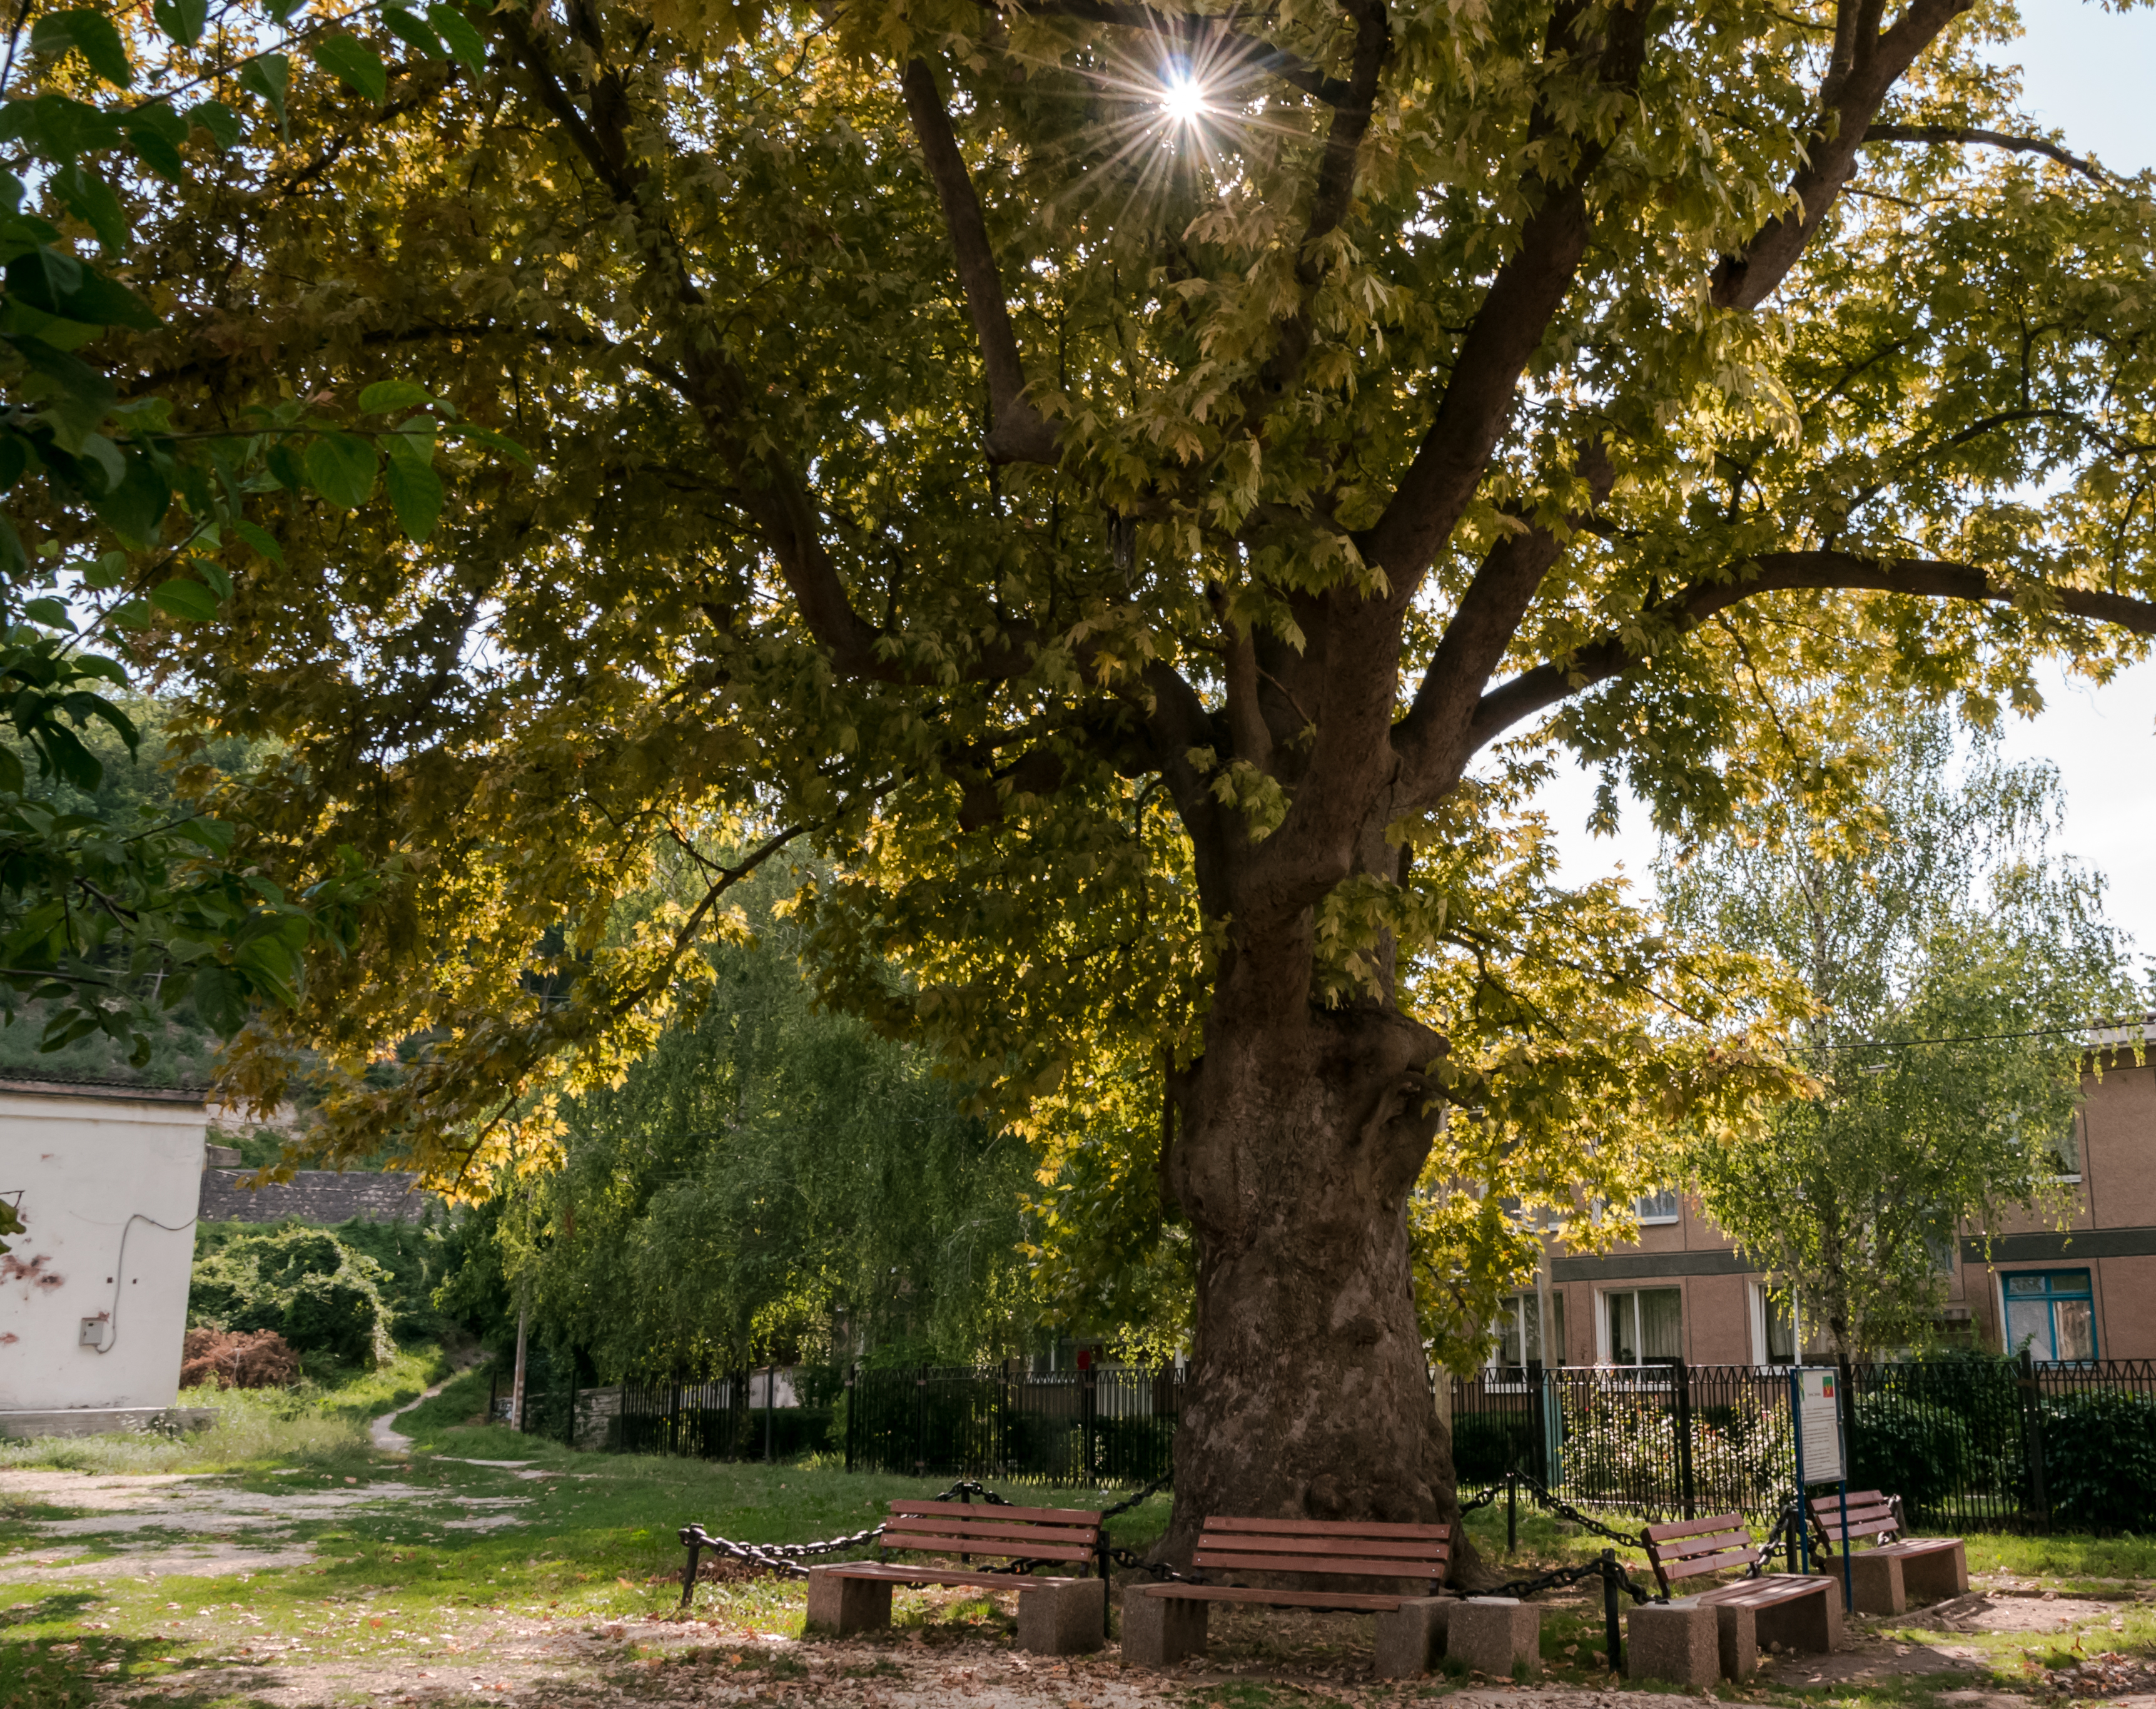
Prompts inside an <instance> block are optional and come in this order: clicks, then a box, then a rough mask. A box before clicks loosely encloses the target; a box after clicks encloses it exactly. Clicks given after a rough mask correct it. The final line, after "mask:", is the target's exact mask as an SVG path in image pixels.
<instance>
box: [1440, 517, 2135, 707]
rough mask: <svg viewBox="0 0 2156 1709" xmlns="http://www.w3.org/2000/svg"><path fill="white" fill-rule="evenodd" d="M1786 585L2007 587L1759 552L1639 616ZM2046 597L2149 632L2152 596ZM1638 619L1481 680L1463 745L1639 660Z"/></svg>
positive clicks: (1782, 589)
mask: <svg viewBox="0 0 2156 1709" xmlns="http://www.w3.org/2000/svg"><path fill="white" fill-rule="evenodd" d="M1796 590H1810V591H1820V592H1848V593H1904V594H1909V595H1912V596H1914V597H1916V598H1928V599H1960V600H1968V601H1972V602H1976V603H1984V604H2005V603H2009V602H2010V601H2011V600H2012V599H2013V598H2014V592H2015V590H2014V589H2012V588H2008V587H2005V586H2002V585H2001V584H2000V583H1999V582H1994V581H1993V580H1991V579H1990V577H1989V576H1987V575H1986V574H1985V572H1984V571H1982V570H1981V569H1979V568H1977V567H1975V566H1974V565H1973V564H1963V563H1953V562H1928V561H1922V560H1912V559H1895V558H1875V557H1860V556H1858V555H1857V554H1856V553H1853V552H1769V553H1767V554H1764V555H1763V556H1762V557H1758V558H1755V559H1753V561H1752V562H1749V563H1747V564H1743V565H1739V566H1737V567H1735V568H1733V569H1732V571H1731V572H1729V573H1728V574H1727V576H1725V577H1722V578H1719V579H1717V580H1713V581H1702V582H1694V583H1693V584H1692V585H1691V587H1689V588H1686V589H1685V590H1684V591H1683V592H1682V593H1678V594H1677V595H1676V596H1675V597H1674V598H1671V599H1668V600H1666V601H1664V602H1663V603H1662V604H1661V605H1660V606H1659V607H1657V608H1655V609H1654V610H1653V611H1652V612H1650V613H1646V618H1647V620H1648V622H1649V624H1660V625H1661V626H1662V627H1664V628H1665V629H1666V630H1667V632H1668V633H1669V634H1670V636H1671V639H1676V638H1677V637H1680V636H1682V635H1684V634H1687V633H1688V632H1690V631H1691V629H1696V628H1697V627H1698V625H1699V624H1702V623H1703V622H1705V621H1706V620H1707V618H1710V617H1712V615H1714V613H1717V612H1718V611H1724V610H1727V608H1729V607H1731V606H1732V605H1737V604H1740V603H1743V601H1745V600H1747V599H1750V598H1754V597H1756V596H1757V595H1758V594H1761V593H1787V592H1791V591H1796ZM2046 597H2047V598H2048V599H2049V601H2050V602H2051V604H2052V605H2053V607H2054V608H2056V609H2057V610H2059V611H2061V612H2064V613H2066V614H2067V615H2068V616H2071V617H2084V618H2092V619H2093V620H2095V621H2097V622H2099V623H2108V624H2117V626H2118V627H2119V628H2121V629H2127V630H2128V631H2130V632H2131V633H2133V634H2137V635H2156V603H2152V602H2150V601H2148V600H2143V599H2131V598H2127V597H2126V596H2125V595H2123V594H2120V593H2104V592H2102V590H2101V589H2097V588H2050V589H2047V590H2046ZM1639 628H1640V625H1630V626H1628V627H1627V629H1626V630H1625V632H1623V633H1621V634H1620V633H1617V632H1613V633H1611V634H1609V635H1606V636H1604V638H1603V639H1600V640H1598V641H1593V642H1590V643H1589V644H1587V645H1586V646H1584V647H1582V648H1580V649H1578V651H1576V652H1574V653H1573V654H1571V655H1570V656H1569V657H1568V658H1565V659H1560V660H1554V661H1553V662H1552V663H1550V664H1548V665H1537V666H1535V667H1534V669H1532V670H1525V671H1522V672H1521V674H1520V675H1517V676H1516V677H1514V678H1512V680H1510V681H1509V682H1505V683H1501V684H1500V685H1498V686H1497V687H1496V688H1494V689H1492V690H1490V691H1489V692H1488V693H1487V694H1486V695H1483V696H1482V697H1481V701H1480V702H1479V703H1478V704H1477V706H1476V710H1475V713H1474V716H1473V719H1472V721H1471V724H1470V726H1469V736H1468V745H1469V747H1470V749H1471V750H1472V749H1476V748H1481V747H1487V746H1488V745H1489V744H1490V743H1491V742H1494V741H1496V739H1497V738H1498V737H1499V736H1502V735H1503V734H1504V733H1505V732H1506V731H1507V730H1510V729H1512V727H1513V726H1515V725H1517V724H1519V723H1521V722H1522V721H1524V720H1526V719H1528V718H1532V717H1533V716H1535V715H1536V714H1537V712H1542V711H1547V710H1548V708H1550V707H1551V706H1555V705H1557V704H1558V702H1559V701H1563V700H1567V699H1569V698H1570V697H1571V696H1572V695H1576V694H1578V693H1580V692H1581V691H1582V690H1586V689H1589V688H1592V687H1594V685H1597V684H1598V683H1603V682H1607V681H1608V680H1609V679H1610V678H1612V677H1614V676H1619V675H1623V674H1624V673H1625V671H1627V670H1633V669H1635V667H1636V666H1639V665H1645V664H1646V663H1647V662H1648V661H1649V660H1650V659H1651V658H1652V657H1653V656H1654V654H1653V653H1652V652H1651V651H1642V650H1640V649H1639V648H1637V647H1636V646H1635V645H1634V644H1632V643H1631V642H1630V641H1628V640H1626V639H1625V634H1635V635H1636V634H1638V632H1639Z"/></svg>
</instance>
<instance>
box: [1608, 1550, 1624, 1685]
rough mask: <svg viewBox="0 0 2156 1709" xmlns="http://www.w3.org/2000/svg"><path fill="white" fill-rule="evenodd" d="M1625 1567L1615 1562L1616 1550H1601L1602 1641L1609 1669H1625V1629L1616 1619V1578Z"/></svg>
mask: <svg viewBox="0 0 2156 1709" xmlns="http://www.w3.org/2000/svg"><path fill="white" fill-rule="evenodd" d="M1624 1570H1625V1569H1624V1568H1622V1567H1620V1566H1619V1565H1618V1564H1617V1551H1616V1550H1614V1549H1604V1550H1603V1552H1602V1641H1603V1645H1604V1648H1605V1649H1606V1650H1608V1651H1609V1671H1610V1672H1612V1673H1622V1672H1623V1671H1625V1629H1624V1628H1623V1627H1622V1626H1621V1625H1620V1624H1618V1619H1617V1578H1618V1575H1619V1574H1620V1573H1622V1572H1623V1571H1624Z"/></svg>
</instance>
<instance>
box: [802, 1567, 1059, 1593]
mask: <svg viewBox="0 0 2156 1709" xmlns="http://www.w3.org/2000/svg"><path fill="white" fill-rule="evenodd" d="M809 1571H811V1572H812V1573H830V1574H832V1575H833V1576H834V1577H835V1578H883V1579H888V1580H890V1581H891V1582H892V1583H899V1584H978V1585H980V1586H981V1587H983V1588H984V1589H988V1590H1023V1589H1024V1588H1025V1587H1026V1586H1027V1585H1029V1584H1073V1583H1079V1582H1080V1581H1079V1580H1076V1579H1072V1578H1049V1577H1045V1576H1029V1575H1026V1574H1023V1573H968V1572H965V1571H963V1570H959V1571H956V1572H952V1571H947V1570H946V1569H945V1568H942V1567H894V1566H891V1565H888V1564H886V1563H883V1562H880V1561H848V1562H845V1563H843V1564H841V1565H839V1566H836V1567H812V1568H809Z"/></svg>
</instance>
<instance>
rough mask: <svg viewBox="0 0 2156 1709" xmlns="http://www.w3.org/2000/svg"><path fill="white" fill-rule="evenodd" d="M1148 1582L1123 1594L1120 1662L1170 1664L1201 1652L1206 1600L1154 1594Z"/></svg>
mask: <svg viewBox="0 0 2156 1709" xmlns="http://www.w3.org/2000/svg"><path fill="white" fill-rule="evenodd" d="M1211 1606H1212V1604H1210V1603H1204V1602H1189V1601H1186V1600H1184V1599H1183V1598H1181V1597H1173V1596H1155V1595H1153V1594H1152V1586H1151V1585H1148V1584H1133V1585H1132V1586H1131V1588H1129V1589H1127V1590H1126V1591H1125V1592H1124V1593H1123V1665H1124V1666H1126V1667H1173V1666H1174V1665H1175V1664H1176V1663H1177V1662H1178V1661H1180V1660H1183V1657H1185V1656H1186V1655H1204V1653H1205V1617H1206V1613H1207V1611H1208V1610H1209V1609H1210V1608H1211Z"/></svg>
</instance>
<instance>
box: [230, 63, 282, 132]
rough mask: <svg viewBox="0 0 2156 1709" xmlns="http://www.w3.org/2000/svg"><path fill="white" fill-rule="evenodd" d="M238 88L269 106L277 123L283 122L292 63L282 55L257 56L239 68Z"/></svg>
mask: <svg viewBox="0 0 2156 1709" xmlns="http://www.w3.org/2000/svg"><path fill="white" fill-rule="evenodd" d="M239 86H240V87H241V88H242V89H244V90H251V91H252V92H253V93H254V94H256V95H260V96H261V97H262V99H263V100H265V101H267V102H268V103H269V110H270V111H271V112H273V113H275V115H277V122H278V123H279V124H280V125H282V124H283V123H284V122H285V95H286V94H287V93H289V92H290V90H291V87H292V62H291V61H290V59H287V58H285V55H284V54H257V55H256V56H255V57H254V59H249V61H248V62H247V63H246V64H244V65H243V66H241V67H240V68H239Z"/></svg>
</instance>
